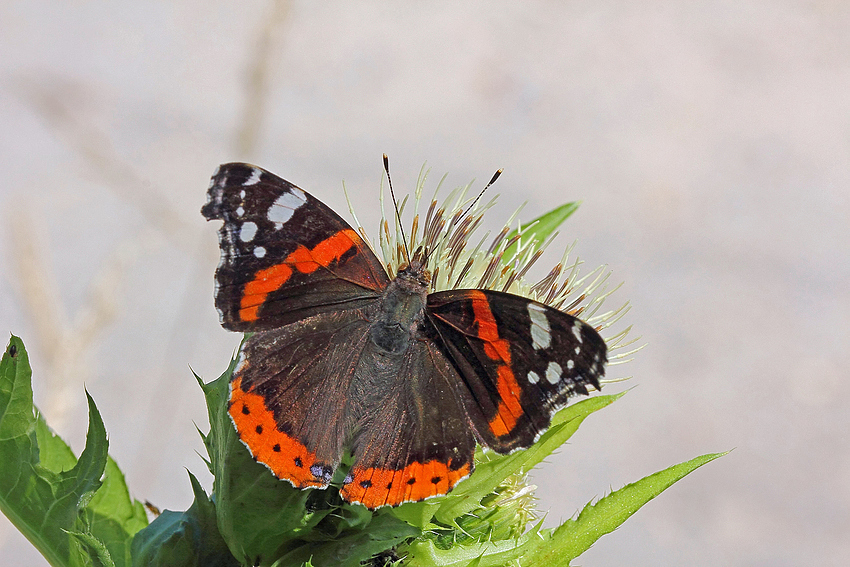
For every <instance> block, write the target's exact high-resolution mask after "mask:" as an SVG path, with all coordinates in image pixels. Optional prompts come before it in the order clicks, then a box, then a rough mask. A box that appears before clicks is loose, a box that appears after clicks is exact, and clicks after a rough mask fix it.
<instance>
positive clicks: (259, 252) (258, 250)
mask: <svg viewBox="0 0 850 567" xmlns="http://www.w3.org/2000/svg"><path fill="white" fill-rule="evenodd" d="M265 255H266V249H265V248H263V247H262V246H257V247H256V248H254V256H256V257H257V258H262V257H263V256H265Z"/></svg>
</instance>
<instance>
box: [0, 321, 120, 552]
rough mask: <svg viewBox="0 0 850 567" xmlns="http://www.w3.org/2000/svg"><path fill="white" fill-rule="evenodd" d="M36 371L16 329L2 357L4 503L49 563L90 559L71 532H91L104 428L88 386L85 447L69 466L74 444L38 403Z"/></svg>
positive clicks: (0, 498)
mask: <svg viewBox="0 0 850 567" xmlns="http://www.w3.org/2000/svg"><path fill="white" fill-rule="evenodd" d="M31 377H32V370H31V369H30V365H29V359H28V357H27V353H26V349H25V348H24V344H23V342H22V341H21V340H20V339H19V338H18V337H14V336H13V337H12V338H11V340H10V341H9V345H8V347H7V349H6V351H5V353H4V354H3V358H2V361H0V463H2V464H0V510H2V511H3V513H4V514H5V515H6V516H7V517H8V518H9V519H10V520H11V522H12V523H13V524H14V525H15V526H16V527H17V528H18V529H19V530H20V531H21V533H23V534H24V536H25V537H26V538H27V539H29V540H30V541H31V542H32V543H33V545H35V547H36V548H37V549H38V550H39V551H40V552H41V553H42V554H43V555H44V557H45V558H46V559H47V561H48V562H49V563H50V564H51V565H71V566H76V565H91V559H90V558H89V557H88V555H87V554H86V553H85V551H84V549H83V548H84V547H88V546H87V545H85V544H81V542H80V540H79V538H78V537H77V536H72V535H71V534H70V532H74V533H81V534H88V533H89V532H88V526H87V522H86V521H85V518H84V516H83V515H82V514H80V512H81V510H82V509H83V508H84V507H85V506H86V504H88V502H89V501H90V500H91V498H92V496H93V495H94V492H95V491H96V490H97V489H98V488H99V487H100V485H101V481H100V477H101V476H102V474H103V470H104V467H105V466H106V455H107V447H108V443H107V440H106V430H105V428H104V426H103V421H102V419H101V417H100V414H99V413H98V411H97V407H96V406H95V404H94V400H92V398H91V396H89V395H88V393H86V397H87V399H88V405H89V429H88V433H87V434H86V447H85V449H84V450H83V453H82V454H81V455H80V458H79V460H77V461H76V463H74V464H73V466H70V468H69V465H71V464H72V460H71V458H70V456H69V451H70V450H69V449H68V447H67V445H65V443H64V442H62V440H61V439H59V438H58V437H56V436H55V435H54V434H53V433H52V432H51V431H50V430H49V428H47V425H46V424H45V423H44V422H43V420H42V419H41V418H40V417H38V416H37V413H36V411H35V408H34V407H33V405H32V385H31ZM39 440H42V441H43V443H44V446H43V447H40V446H39V444H38V442H39ZM71 456H72V455H71Z"/></svg>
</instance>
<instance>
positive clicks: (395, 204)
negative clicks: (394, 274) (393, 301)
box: [384, 154, 498, 266]
mask: <svg viewBox="0 0 850 567" xmlns="http://www.w3.org/2000/svg"><path fill="white" fill-rule="evenodd" d="M384 171H386V172H387V183H389V186H390V197H392V198H393V207H395V218H396V219H397V220H398V227H399V229H401V242H402V243H403V244H404V257H405V259H406V260H407V265H408V266H409V265H410V250H408V249H407V237H406V236H405V235H404V225H403V224H401V213H399V212H398V202H397V201H396V200H395V193H393V180H392V179H390V158H388V157H387V154H384ZM497 177H498V176H497Z"/></svg>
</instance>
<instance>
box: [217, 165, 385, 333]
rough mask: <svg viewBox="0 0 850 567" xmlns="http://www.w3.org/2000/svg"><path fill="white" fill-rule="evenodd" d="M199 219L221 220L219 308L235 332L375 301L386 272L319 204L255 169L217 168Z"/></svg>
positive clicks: (346, 226)
mask: <svg viewBox="0 0 850 567" xmlns="http://www.w3.org/2000/svg"><path fill="white" fill-rule="evenodd" d="M201 213H202V214H203V215H204V216H205V217H206V218H207V219H208V220H213V219H221V220H223V221H224V225H223V226H222V228H221V230H220V231H219V244H220V247H221V263H220V264H219V267H218V269H217V270H216V307H217V308H218V310H219V313H220V315H221V320H222V324H223V325H224V326H225V327H226V328H228V329H230V330H234V331H256V330H260V329H271V328H276V327H280V326H283V325H286V324H288V323H292V322H294V321H298V320H301V319H303V318H305V317H308V316H310V315H313V314H316V313H322V312H330V311H336V310H340V309H353V308H357V307H359V306H361V305H363V304H364V303H367V302H369V301H374V300H375V299H376V298H377V297H378V296H379V294H380V291H381V290H382V289H383V288H384V287H386V285H387V283H388V282H389V278H388V277H387V274H386V271H385V270H384V268H383V266H382V265H381V263H380V261H379V260H378V259H377V257H376V256H375V255H374V254H373V253H372V251H371V250H370V249H369V247H368V245H367V244H366V243H365V242H364V241H363V240H362V239H361V238H360V236H358V235H357V233H356V232H355V231H354V229H352V228H351V226H350V225H349V224H348V223H346V222H345V221H344V220H343V219H342V218H340V217H339V215H337V214H336V213H335V212H333V211H332V210H331V209H330V208H328V207H327V206H325V205H324V204H323V203H322V202H320V201H319V200H318V199H316V198H315V197H313V196H312V195H310V194H309V193H307V192H305V191H303V190H302V189H300V188H298V187H296V186H295V185H293V184H291V183H289V182H288V181H285V180H283V179H281V178H280V177H277V176H276V175H274V174H272V173H269V172H268V171H266V170H264V169H261V168H259V167H256V166H252V165H248V164H244V163H229V164H224V165H222V166H220V167H219V169H218V171H217V172H216V174H215V175H214V176H213V178H212V181H211V184H210V188H209V190H208V192H207V204H206V205H205V206H204V207H203V208H202V209H201Z"/></svg>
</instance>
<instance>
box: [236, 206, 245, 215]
mask: <svg viewBox="0 0 850 567" xmlns="http://www.w3.org/2000/svg"><path fill="white" fill-rule="evenodd" d="M244 214H245V209H243V208H242V207H241V206H240V207H237V208H236V216H237V217H241V216H242V215H244Z"/></svg>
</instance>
